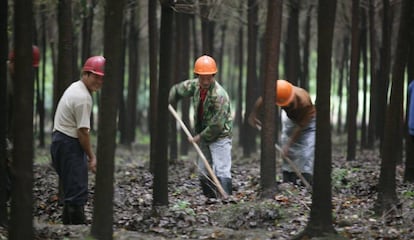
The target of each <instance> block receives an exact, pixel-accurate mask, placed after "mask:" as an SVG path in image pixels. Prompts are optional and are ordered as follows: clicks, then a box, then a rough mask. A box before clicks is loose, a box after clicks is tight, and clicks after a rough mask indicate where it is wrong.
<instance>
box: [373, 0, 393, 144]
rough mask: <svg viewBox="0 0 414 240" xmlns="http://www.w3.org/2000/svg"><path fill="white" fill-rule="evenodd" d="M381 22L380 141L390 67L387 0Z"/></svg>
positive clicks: (389, 27) (384, 0)
mask: <svg viewBox="0 0 414 240" xmlns="http://www.w3.org/2000/svg"><path fill="white" fill-rule="evenodd" d="M383 15H384V16H383V23H382V46H381V51H380V69H379V72H380V73H379V74H378V80H379V82H378V83H379V84H378V85H377V87H378V90H377V91H378V95H377V101H376V103H377V104H376V106H377V116H376V118H375V119H376V120H377V124H376V127H377V129H376V134H377V136H378V137H379V139H380V141H381V146H382V141H383V134H384V124H385V123H384V122H385V118H386V117H385V112H386V108H387V105H388V101H387V96H388V89H389V82H390V80H389V78H390V77H389V75H390V68H391V17H390V15H391V13H390V7H389V0H383Z"/></svg>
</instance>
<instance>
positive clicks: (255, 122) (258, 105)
mask: <svg viewBox="0 0 414 240" xmlns="http://www.w3.org/2000/svg"><path fill="white" fill-rule="evenodd" d="M262 106H263V98H262V97H259V98H258V99H257V100H256V102H255V103H254V106H253V109H252V111H251V112H250V114H249V118H248V119H247V122H248V123H249V125H250V126H252V127H254V128H258V129H261V128H262V122H261V121H260V120H259V119H258V118H257V116H258V114H259V112H260V110H261V109H262Z"/></svg>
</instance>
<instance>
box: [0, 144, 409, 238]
mask: <svg viewBox="0 0 414 240" xmlns="http://www.w3.org/2000/svg"><path fill="white" fill-rule="evenodd" d="M145 151H147V150H146V149H145V148H142V146H141V147H140V148H139V149H133V150H131V149H128V148H122V147H121V148H118V149H117V162H116V165H115V166H116V169H115V183H114V224H113V226H114V239H246V240H247V239H258V240H259V239H291V238H292V237H294V236H295V235H297V234H298V233H300V232H301V231H302V230H303V229H304V228H305V227H306V224H307V222H308V219H309V212H310V208H311V205H312V196H311V194H310V193H309V192H308V191H307V190H306V189H305V188H304V187H301V186H296V185H292V184H289V183H282V182H281V181H280V175H281V174H280V173H279V172H278V179H277V184H278V190H277V192H275V194H274V197H273V198H272V199H261V198H260V197H259V190H260V186H259V182H260V177H259V176H260V161H259V156H260V155H259V154H255V155H254V156H252V157H250V158H243V157H242V156H238V155H237V154H235V155H234V156H233V169H232V175H233V185H234V186H233V195H232V196H231V197H230V198H229V199H226V200H220V199H217V200H215V201H214V200H212V199H210V200H208V199H206V198H205V197H204V196H203V194H202V192H201V189H200V187H199V182H198V177H197V173H196V169H195V167H194V163H193V162H191V161H189V160H188V159H194V158H195V157H196V156H195V155H194V156H192V157H183V159H182V160H181V161H176V162H175V164H170V166H169V176H168V180H169V181H168V191H169V193H168V197H169V203H170V204H169V206H167V207H156V208H153V207H152V175H151V174H150V173H149V171H148V157H143V159H140V156H141V155H142V156H148V154H147V153H146V152H145ZM39 152H40V153H37V154H45V156H41V157H43V158H47V157H48V156H46V154H47V151H39ZM240 152H241V151H240ZM191 154H195V153H193V152H190V155H191ZM380 162H381V161H380V158H379V157H378V154H377V153H375V152H373V151H366V150H364V151H362V152H360V154H359V157H358V159H357V160H356V161H352V162H349V161H346V159H345V157H344V156H343V155H342V154H341V150H335V148H334V152H333V171H332V204H333V210H332V214H333V224H334V228H335V229H336V230H337V232H338V234H339V235H340V236H343V237H345V238H347V239H384V240H385V239H387V240H388V239H399V240H400V239H401V240H406V239H407V240H408V239H414V230H413V228H412V226H413V223H414V188H413V186H414V185H413V184H412V183H404V182H403V181H402V173H403V170H404V169H403V166H401V165H398V166H397V168H398V169H397V173H399V174H397V195H398V198H399V200H400V204H398V205H397V208H398V209H396V211H394V212H393V213H392V214H388V215H387V214H384V215H383V216H376V215H375V214H374V204H375V200H376V198H377V191H376V184H377V183H378V178H379V170H380ZM277 166H280V160H278V163H277ZM89 179H90V183H89V201H88V204H87V206H86V207H85V214H86V217H87V225H85V226H65V225H62V224H61V223H62V222H61V219H60V215H61V211H62V204H61V203H60V202H59V197H58V190H57V185H58V180H57V176H56V174H55V172H54V170H53V168H52V167H51V166H50V165H49V164H48V163H38V164H35V165H34V188H33V196H34V228H35V238H36V239H84V238H87V237H88V235H89V232H90V226H91V224H92V212H93V193H94V187H93V186H94V175H92V174H91V175H90V178H89ZM0 239H7V230H6V229H4V228H0Z"/></svg>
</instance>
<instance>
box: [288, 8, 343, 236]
mask: <svg viewBox="0 0 414 240" xmlns="http://www.w3.org/2000/svg"><path fill="white" fill-rule="evenodd" d="M335 10H336V0H320V1H319V7H318V66H317V73H316V75H317V79H318V81H317V89H316V90H317V91H316V94H317V100H316V101H317V103H318V104H317V105H316V111H317V114H318V117H317V118H316V142H315V165H314V182H313V191H312V207H311V212H310V216H309V221H308V224H307V226H306V228H305V230H304V231H303V232H301V233H300V234H298V235H297V236H296V237H295V238H294V239H305V238H306V237H309V238H312V237H321V236H326V235H329V234H335V233H336V231H335V229H334V227H333V225H332V224H333V222H332V189H331V188H332V187H331V173H332V169H331V166H332V140H331V129H330V122H331V121H330V108H331V101H330V91H331V71H332V70H331V68H332V66H331V58H332V39H333V29H334V23H335Z"/></svg>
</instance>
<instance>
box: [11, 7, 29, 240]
mask: <svg viewBox="0 0 414 240" xmlns="http://www.w3.org/2000/svg"><path fill="white" fill-rule="evenodd" d="M32 9H33V3H32V1H30V0H29V1H27V0H17V1H14V30H15V31H14V52H15V63H14V64H15V65H14V67H15V71H14V79H13V82H14V83H15V86H19V87H16V88H14V98H13V109H18V110H19V111H15V112H14V115H15V118H14V121H15V123H14V125H13V154H12V155H13V158H12V159H13V161H12V168H11V171H12V175H13V176H12V179H13V186H12V198H11V211H10V228H9V239H33V237H34V232H33V157H34V148H33V103H34V101H33V97H34V84H33V77H34V72H33V67H32V64H33V63H32V59H31V58H28V57H26V56H31V55H32V51H33V50H32V36H33V23H32V20H31V19H33V12H32ZM28 83H32V84H28ZM22 229H24V231H22Z"/></svg>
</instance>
